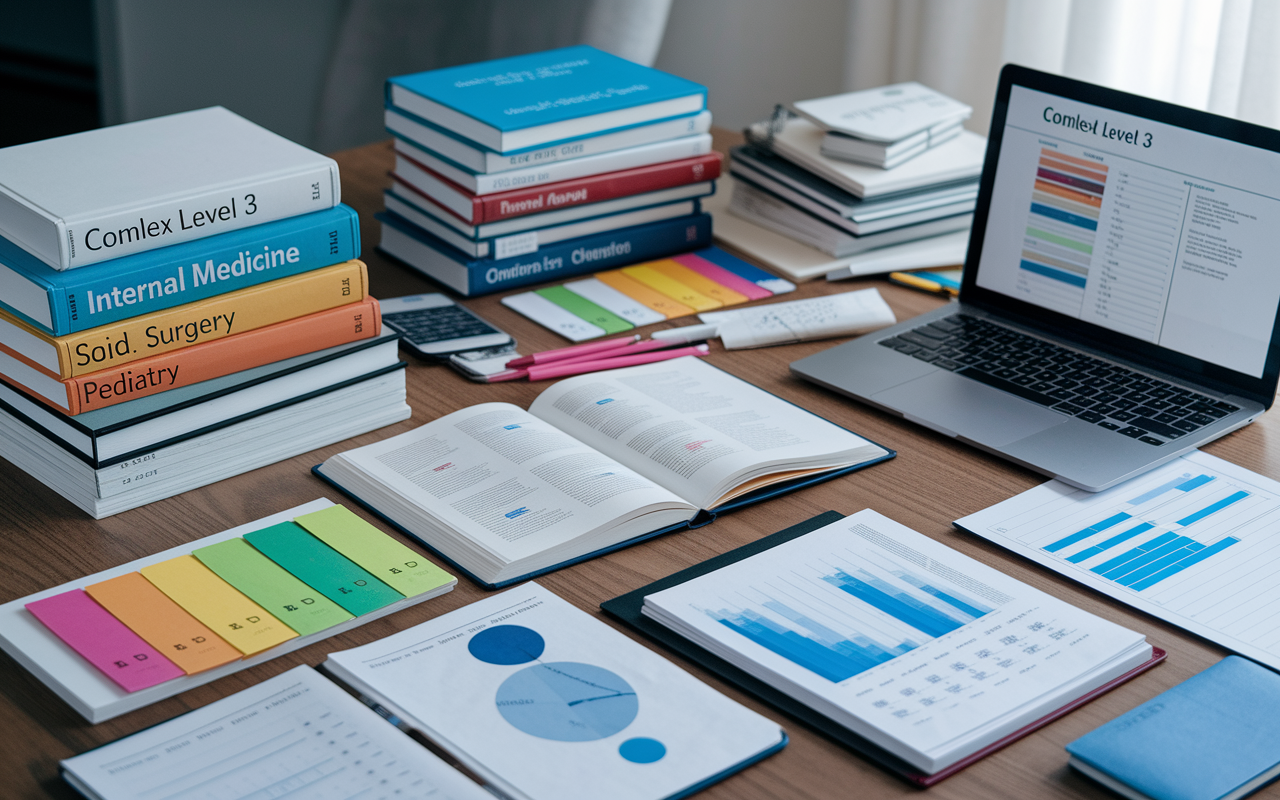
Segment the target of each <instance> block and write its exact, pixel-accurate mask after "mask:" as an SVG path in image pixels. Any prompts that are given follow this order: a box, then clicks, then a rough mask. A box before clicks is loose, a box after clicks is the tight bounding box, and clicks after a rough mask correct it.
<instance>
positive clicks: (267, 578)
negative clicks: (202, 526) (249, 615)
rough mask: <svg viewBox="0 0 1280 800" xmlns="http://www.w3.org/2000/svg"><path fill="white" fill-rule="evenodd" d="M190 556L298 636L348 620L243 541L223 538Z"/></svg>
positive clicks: (335, 606)
mask: <svg viewBox="0 0 1280 800" xmlns="http://www.w3.org/2000/svg"><path fill="white" fill-rule="evenodd" d="M191 555H193V556H195V557H196V558H198V559H200V563H201V564H204V565H205V566H206V567H208V568H209V569H211V570H213V571H214V573H215V574H217V576H218V577H219V578H222V579H223V580H224V581H226V582H227V583H229V584H231V585H232V586H234V587H235V588H236V589H237V590H239V591H240V592H241V593H242V594H244V595H245V596H246V597H248V598H249V599H250V600H252V601H254V602H255V603H257V604H258V605H260V606H262V607H263V608H265V609H266V610H267V611H269V612H271V614H272V615H273V616H275V618H276V619H278V620H280V621H281V622H283V623H284V624H286V625H288V626H289V627H290V628H293V629H294V630H295V631H297V632H298V635H299V636H308V635H310V634H313V633H319V632H320V631H323V630H325V629H327V628H332V627H333V626H334V625H337V624H338V623H340V622H346V621H347V620H349V619H351V615H350V614H348V613H347V612H346V611H344V610H343V609H342V608H341V607H340V606H339V605H338V604H337V603H335V602H333V601H332V600H330V599H329V598H327V597H325V596H324V595H322V594H320V592H319V591H317V590H315V589H313V588H311V587H310V586H308V585H307V584H305V583H303V582H302V581H300V580H298V579H297V578H296V577H295V576H294V575H293V574H292V573H290V572H288V571H286V570H285V569H284V568H282V567H281V566H280V565H279V564H277V563H276V562H274V561H272V560H271V559H269V558H267V557H266V556H264V555H263V554H262V553H259V552H258V551H257V550H255V549H254V548H253V546H252V545H251V544H249V543H248V542H246V541H245V540H244V539H239V538H237V539H227V540H226V541H225V542H218V543H217V544H211V545H209V546H208V547H201V548H198V549H196V550H193V551H191Z"/></svg>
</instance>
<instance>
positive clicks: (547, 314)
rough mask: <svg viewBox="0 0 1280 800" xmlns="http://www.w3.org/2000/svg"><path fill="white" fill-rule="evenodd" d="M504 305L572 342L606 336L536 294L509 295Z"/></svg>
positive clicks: (599, 330) (594, 326)
mask: <svg viewBox="0 0 1280 800" xmlns="http://www.w3.org/2000/svg"><path fill="white" fill-rule="evenodd" d="M502 304H503V305H504V306H506V307H507V308H509V309H511V310H512V311H517V312H519V313H521V314H524V315H525V316H526V317H528V318H529V319H531V320H533V321H534V322H536V323H538V324H539V325H541V326H542V327H544V328H550V329H551V330H553V331H555V332H556V333H558V334H560V335H561V336H563V337H564V338H566V339H568V340H569V341H571V342H581V341H583V340H585V339H594V338H596V337H598V336H604V328H601V327H600V326H598V325H592V324H591V323H590V322H587V321H586V320H584V319H583V318H582V317H579V316H578V315H577V314H570V313H569V312H568V311H565V310H564V309H563V308H561V307H560V306H558V305H556V304H555V303H553V302H551V301H550V300H548V299H547V298H545V297H543V296H542V295H540V294H535V293H534V292H523V293H521V294H512V295H507V296H506V297H504V298H502Z"/></svg>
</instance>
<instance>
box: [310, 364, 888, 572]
mask: <svg viewBox="0 0 1280 800" xmlns="http://www.w3.org/2000/svg"><path fill="white" fill-rule="evenodd" d="M891 456H892V452H891V451H889V450H886V449H885V448H883V447H880V446H879V445H876V444H874V443H872V442H869V441H867V440H866V439H864V438H862V437H861V436H858V435H857V434H855V433H853V432H852V431H848V430H845V429H844V428H841V427H840V426H838V425H835V424H833V423H831V422H828V421H827V420H825V419H822V418H821V417H819V416H817V415H815V414H812V413H810V412H808V411H805V410H804V409H802V408H800V407H799V406H796V405H793V404H792V403H788V402H787V401H785V400H782V399H780V398H778V397H776V396H774V395H772V394H769V393H768V392H766V391H764V390H762V389H759V388H757V387H755V386H752V385H751V384H749V383H747V382H746V381H743V380H741V379H739V378H735V377H733V376H732V375H729V374H728V373H725V372H722V371H721V370H718V369H716V368H715V367H713V366H711V365H710V364H707V363H706V362H704V361H702V360H701V359H697V358H692V357H687V358H679V359H674V360H671V361H661V362H657V363H653V364H645V365H642V366H637V367H626V368H623V369H616V370H609V371H607V372H595V373H590V374H586V375H579V376H576V377H573V378H568V379H565V380H563V381H560V382H559V383H556V384H555V385H553V386H551V387H550V388H548V389H546V390H545V391H543V392H542V394H541V395H539V396H538V398H537V399H536V400H535V401H534V402H533V404H532V405H531V406H530V407H529V410H528V411H525V410H524V409H522V408H520V407H518V406H514V405H510V404H507V403H483V404H481V405H477V406H472V407H470V408H464V409H462V410H461V411H455V412H454V413H452V414H449V415H448V416H445V417H441V418H440V419H437V420H435V421H433V422H429V423H427V424H426V425H423V426H421V427H419V428H416V429H415V430H412V431H409V432H407V433H402V434H400V435H399V436H393V437H391V438H390V439H386V440H383V441H381V442H377V443H375V444H371V445H365V446H364V447H359V448H356V449H354V450H348V451H346V452H345V453H339V454H338V455H336V456H333V457H332V458H330V459H329V460H328V461H325V462H324V463H323V464H321V465H320V466H318V467H316V469H315V471H316V472H317V474H318V475H319V476H320V477H322V478H325V479H326V480H329V481H330V482H332V483H334V484H336V485H337V486H338V487H339V488H341V489H342V490H343V491H346V492H348V493H349V494H351V495H352V496H354V497H355V498H356V499H357V500H359V501H361V502H362V503H364V504H365V505H367V506H369V507H371V508H372V509H373V510H374V511H375V512H376V513H378V514H381V515H382V516H383V517H384V518H385V519H387V520H388V521H389V522H391V523H392V524H394V525H397V526H399V527H400V528H401V529H402V530H404V531H405V532H407V533H408V534H410V535H412V536H415V537H417V538H418V539H419V540H421V541H422V542H423V543H424V544H426V545H427V546H428V547H431V548H433V549H434V550H436V551H437V552H438V553H440V554H441V555H442V556H443V557H444V558H446V559H448V560H449V561H451V562H452V563H453V564H455V565H456V566H457V567H458V568H459V569H461V570H463V571H465V572H466V573H467V574H468V575H469V576H470V577H472V578H473V579H475V580H476V581H478V582H480V583H482V584H485V585H488V586H491V587H492V586H501V585H504V584H507V583H511V582H513V581H515V580H519V579H521V578H522V576H523V577H531V576H532V575H535V574H539V573H541V572H545V571H548V570H550V569H554V568H556V567H557V566H563V565H565V564H567V563H572V562H574V561H577V560H581V559H583V558H586V557H590V556H591V555H593V554H597V553H599V552H601V551H603V550H606V549H611V548H614V547H619V546H622V545H624V544H628V543H631V542H635V541H639V540H640V539H644V538H648V537H650V536H656V535H658V534H660V533H667V532H674V531H676V530H682V529H685V528H688V527H696V524H697V522H701V521H703V520H707V519H711V518H713V515H711V514H706V513H703V512H702V511H701V510H710V511H718V512H723V511H726V510H731V509H733V508H737V507H740V506H743V505H746V504H748V503H753V502H758V501H761V500H765V499H767V498H769V497H772V496H774V495H776V494H781V493H784V492H787V491H791V490H793V489H797V488H800V487H801V486H805V485H808V484H809V483H811V482H817V481H820V480H826V479H828V478H831V477H835V476H837V475H842V474H844V473H845V472H848V471H851V470H854V469H857V468H858V467H860V466H863V465H866V464H869V463H874V462H876V461H878V460H881V459H885V458H889V457H891ZM691 523H694V525H692V526H691Z"/></svg>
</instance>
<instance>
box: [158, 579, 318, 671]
mask: <svg viewBox="0 0 1280 800" xmlns="http://www.w3.org/2000/svg"><path fill="white" fill-rule="evenodd" d="M139 572H141V573H142V577H144V578H146V579H147V580H149V581H151V582H152V583H153V584H155V587H156V588H157V589H159V590H160V591H162V592H164V593H165V594H167V595H169V599H170V600H172V601H173V602H175V603H177V604H178V605H180V606H182V607H183V608H185V609H186V610H187V613H188V614H190V615H191V616H193V617H195V618H196V619H198V620H200V621H201V622H203V623H204V624H205V625H208V626H209V628H210V629H211V630H212V631H213V632H214V633H216V634H218V635H219V636H221V637H222V638H223V639H226V640H227V641H228V642H230V643H231V646H232V647H234V648H235V649H237V650H239V651H240V652H241V653H244V654H245V655H247V656H251V655H253V654H254V653H261V652H262V651H263V650H266V649H267V648H269V647H275V646H276V645H278V644H280V643H281V642H287V641H289V640H290V639H293V638H295V637H297V635H298V634H297V633H296V632H295V631H294V630H293V629H292V628H290V627H289V626H288V625H285V624H284V623H283V622H281V621H280V620H278V619H276V618H275V617H273V616H271V615H270V614H268V613H267V611H266V609H264V608H263V607H262V606H260V605H258V604H257V603H255V602H253V601H252V600H250V599H249V598H247V597H245V596H244V595H243V594H241V593H240V592H238V591H236V590H235V588H233V587H232V586H231V584H229V583H227V582H226V581H224V580H223V579H222V578H219V577H218V576H217V575H216V574H214V572H213V571H212V570H210V569H209V568H208V567H206V566H205V565H204V564H201V563H200V561H199V560H198V559H197V558H196V557H195V556H178V557H177V558H171V559H169V560H168V561H161V562H160V563H159V564H152V565H151V566H149V567H143V568H142V569H141V570H139Z"/></svg>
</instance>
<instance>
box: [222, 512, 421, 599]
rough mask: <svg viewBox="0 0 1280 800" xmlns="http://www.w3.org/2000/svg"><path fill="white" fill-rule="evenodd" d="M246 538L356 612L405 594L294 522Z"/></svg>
mask: <svg viewBox="0 0 1280 800" xmlns="http://www.w3.org/2000/svg"><path fill="white" fill-rule="evenodd" d="M244 538H245V541H247V542H248V543H249V544H251V545H253V546H254V547H256V548H257V549H258V550H259V551H260V552H261V553H262V554H263V555H265V556H266V557H267V558H269V559H271V560H272V561H274V562H276V563H277V564H279V565H280V566H282V567H284V568H285V569H287V570H289V571H290V572H292V573H293V574H294V575H296V576H298V578H300V579H301V580H302V581H303V582H304V583H307V584H310V586H311V587H312V588H314V589H317V590H319V592H320V593H321V594H323V595H324V596H325V597H328V598H329V599H330V600H332V601H333V602H335V603H337V604H338V605H340V606H342V607H343V608H345V609H346V610H348V611H350V612H351V613H352V614H355V615H356V616H357V617H358V616H360V615H361V614H368V613H369V612H370V611H377V610H378V609H379V608H382V607H383V606H387V605H390V604H391V603H395V602H397V601H399V600H403V599H404V596H403V595H401V594H400V593H399V592H397V591H396V590H395V589H392V588H391V587H390V586H388V585H386V584H385V583H383V582H382V581H380V580H378V579H377V578H375V577H373V576H372V575H370V574H369V572H368V571H367V570H365V569H362V568H361V567H360V566H359V565H358V564H356V563H355V562H353V561H352V560H351V559H349V558H347V557H346V556H344V555H342V554H341V553H339V552H338V551H337V550H334V549H333V548H332V547H330V546H329V545H327V544H325V543H324V542H322V541H320V540H319V539H317V538H316V537H314V536H312V535H311V534H309V533H307V532H306V530H304V529H303V528H302V527H301V526H299V525H297V524H295V523H292V522H281V523H280V524H279V525H272V526H271V527H270V528H263V529H262V530H260V531H254V532H253V533H248V534H245V537H244Z"/></svg>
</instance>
